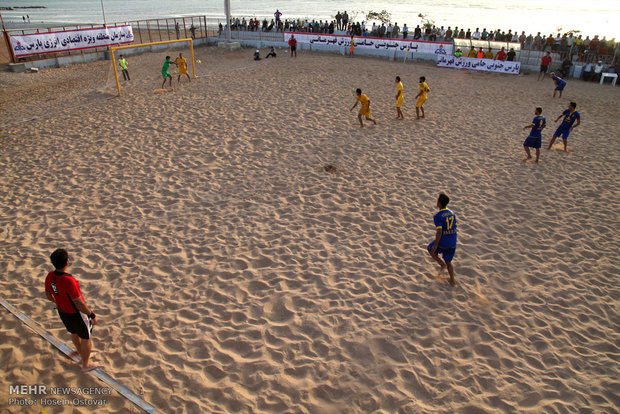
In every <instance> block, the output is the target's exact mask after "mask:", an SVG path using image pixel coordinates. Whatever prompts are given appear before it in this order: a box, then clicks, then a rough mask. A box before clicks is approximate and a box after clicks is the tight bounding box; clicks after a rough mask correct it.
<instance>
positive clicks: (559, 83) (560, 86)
mask: <svg viewBox="0 0 620 414" xmlns="http://www.w3.org/2000/svg"><path fill="white" fill-rule="evenodd" d="M550 75H551V79H553V82H554V83H555V89H554V90H553V97H554V98H555V94H556V93H557V92H560V96H559V97H560V98H561V97H562V91H563V90H564V87H565V86H566V81H565V80H564V79H562V78H560V77H559V76H557V75H556V74H555V72H551V73H550Z"/></svg>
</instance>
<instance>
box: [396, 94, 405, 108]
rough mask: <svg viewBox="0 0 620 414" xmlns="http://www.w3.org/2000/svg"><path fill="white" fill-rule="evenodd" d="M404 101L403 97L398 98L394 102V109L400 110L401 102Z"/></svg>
mask: <svg viewBox="0 0 620 414" xmlns="http://www.w3.org/2000/svg"><path fill="white" fill-rule="evenodd" d="M404 100H405V97H404V96H402V95H401V96H399V97H398V99H397V100H396V107H397V108H400V107H401V106H403V101H404Z"/></svg>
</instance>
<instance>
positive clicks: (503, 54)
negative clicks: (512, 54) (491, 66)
mask: <svg viewBox="0 0 620 414" xmlns="http://www.w3.org/2000/svg"><path fill="white" fill-rule="evenodd" d="M495 60H501V61H504V60H506V52H504V48H503V47H502V50H500V51H499V52H497V55H495Z"/></svg>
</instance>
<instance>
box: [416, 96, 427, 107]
mask: <svg viewBox="0 0 620 414" xmlns="http://www.w3.org/2000/svg"><path fill="white" fill-rule="evenodd" d="M426 99H427V98H426V97H425V96H420V97H419V98H418V101H417V102H416V103H415V107H416V108H421V107H422V105H424V102H426Z"/></svg>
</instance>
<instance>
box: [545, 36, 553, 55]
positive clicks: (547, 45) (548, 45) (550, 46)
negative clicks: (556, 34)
mask: <svg viewBox="0 0 620 414" xmlns="http://www.w3.org/2000/svg"><path fill="white" fill-rule="evenodd" d="M554 44H555V39H554V38H553V33H551V34H550V35H549V36H547V41H546V43H545V50H549V51H553V50H554V48H555V46H554Z"/></svg>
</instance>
